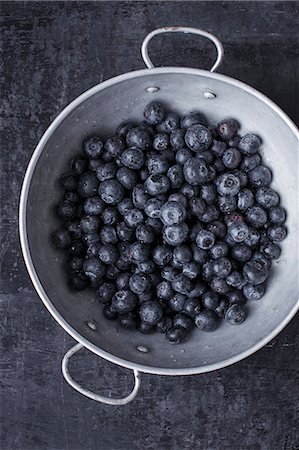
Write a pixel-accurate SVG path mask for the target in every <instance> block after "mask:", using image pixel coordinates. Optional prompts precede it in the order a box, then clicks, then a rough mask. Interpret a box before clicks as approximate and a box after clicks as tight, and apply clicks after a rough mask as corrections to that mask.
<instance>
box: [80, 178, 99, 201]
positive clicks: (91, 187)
mask: <svg viewBox="0 0 299 450" xmlns="http://www.w3.org/2000/svg"><path fill="white" fill-rule="evenodd" d="M98 186H99V180H98V179H97V177H96V174H95V173H94V172H85V173H82V174H81V175H80V178H79V184H78V194H79V195H80V197H82V198H88V197H94V196H95V195H97V194H98Z"/></svg>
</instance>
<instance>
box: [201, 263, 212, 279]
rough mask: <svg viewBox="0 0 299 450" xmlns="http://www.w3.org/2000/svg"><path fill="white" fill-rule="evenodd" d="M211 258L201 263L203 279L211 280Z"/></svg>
mask: <svg viewBox="0 0 299 450" xmlns="http://www.w3.org/2000/svg"><path fill="white" fill-rule="evenodd" d="M213 262H214V261H213V260H207V261H205V262H204V263H203V264H202V271H201V275H202V279H203V280H204V281H211V279H212V276H213Z"/></svg>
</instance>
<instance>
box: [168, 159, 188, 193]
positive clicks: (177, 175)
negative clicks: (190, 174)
mask: <svg viewBox="0 0 299 450" xmlns="http://www.w3.org/2000/svg"><path fill="white" fill-rule="evenodd" d="M167 177H168V178H169V180H170V184H171V187H172V189H179V188H180V187H181V186H182V184H183V182H184V175H183V169H182V167H181V166H180V165H178V164H177V165H175V166H172V167H170V168H169V169H168V171H167Z"/></svg>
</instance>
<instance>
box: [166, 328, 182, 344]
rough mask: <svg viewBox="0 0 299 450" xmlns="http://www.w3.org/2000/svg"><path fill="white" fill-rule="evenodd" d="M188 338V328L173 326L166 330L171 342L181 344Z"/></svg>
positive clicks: (167, 337)
mask: <svg viewBox="0 0 299 450" xmlns="http://www.w3.org/2000/svg"><path fill="white" fill-rule="evenodd" d="M185 338H186V330H185V329H184V328H171V329H170V330H168V331H167V332H166V339H167V340H168V341H169V342H170V343H171V344H180V343H181V342H183V341H184V339H185Z"/></svg>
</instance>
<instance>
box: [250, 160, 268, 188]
mask: <svg viewBox="0 0 299 450" xmlns="http://www.w3.org/2000/svg"><path fill="white" fill-rule="evenodd" d="M248 177H249V183H250V184H251V185H252V186H253V187H256V188H259V187H263V186H268V185H269V184H270V183H271V179H272V175H271V172H270V170H269V169H268V168H267V167H265V166H263V165H259V166H256V167H255V168H254V169H253V170H250V171H249V172H248Z"/></svg>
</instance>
